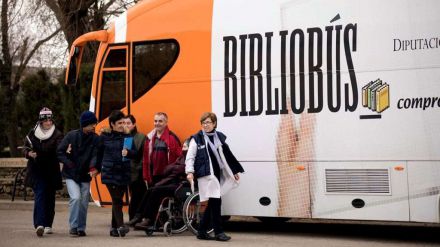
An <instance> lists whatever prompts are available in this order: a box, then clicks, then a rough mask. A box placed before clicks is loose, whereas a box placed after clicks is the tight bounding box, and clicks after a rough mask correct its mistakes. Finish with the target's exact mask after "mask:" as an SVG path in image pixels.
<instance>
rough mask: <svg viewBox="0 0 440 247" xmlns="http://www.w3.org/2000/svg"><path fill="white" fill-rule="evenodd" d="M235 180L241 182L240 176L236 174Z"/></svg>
mask: <svg viewBox="0 0 440 247" xmlns="http://www.w3.org/2000/svg"><path fill="white" fill-rule="evenodd" d="M234 178H235V180H237V181H238V180H240V175H238V173H237V174H234Z"/></svg>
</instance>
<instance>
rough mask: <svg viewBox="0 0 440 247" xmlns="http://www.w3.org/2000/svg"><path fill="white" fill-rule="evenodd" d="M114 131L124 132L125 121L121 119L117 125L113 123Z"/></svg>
mask: <svg viewBox="0 0 440 247" xmlns="http://www.w3.org/2000/svg"><path fill="white" fill-rule="evenodd" d="M111 125H112V129H113V131H116V132H124V126H125V120H124V119H119V120H118V121H116V122H115V123H111Z"/></svg>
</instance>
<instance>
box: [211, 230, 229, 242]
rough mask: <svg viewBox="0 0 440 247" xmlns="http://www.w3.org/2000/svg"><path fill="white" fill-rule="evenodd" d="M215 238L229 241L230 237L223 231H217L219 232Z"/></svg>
mask: <svg viewBox="0 0 440 247" xmlns="http://www.w3.org/2000/svg"><path fill="white" fill-rule="evenodd" d="M215 240H217V241H229V240H231V237H229V236H228V235H226V234H225V233H224V232H222V233H219V234H217V235H215Z"/></svg>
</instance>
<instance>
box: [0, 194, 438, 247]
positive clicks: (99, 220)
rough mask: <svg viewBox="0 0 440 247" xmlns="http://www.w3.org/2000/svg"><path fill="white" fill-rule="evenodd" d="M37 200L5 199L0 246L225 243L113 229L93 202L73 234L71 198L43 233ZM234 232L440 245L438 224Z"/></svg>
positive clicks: (247, 222) (287, 239) (246, 225)
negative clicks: (81, 231) (36, 220)
mask: <svg viewBox="0 0 440 247" xmlns="http://www.w3.org/2000/svg"><path fill="white" fill-rule="evenodd" d="M31 209H32V204H31V202H28V203H23V202H22V201H16V202H15V203H10V202H9V201H5V200H0V246H1V247H3V246H4V247H10V246H11V247H14V246H20V247H22V246H32V247H40V246H41V247H51V246H63V247H64V246H66V247H68V246H108V247H111V246H117V247H124V246H130V247H135V246H142V247H145V246H173V247H174V246H176V247H178V246H226V244H225V243H220V242H215V241H199V240H196V239H195V237H194V236H193V235H192V234H190V233H189V232H185V233H183V234H179V235H173V236H171V237H164V236H163V235H162V234H160V233H155V234H154V235H153V236H152V237H147V236H146V235H145V234H144V233H143V232H139V231H132V232H130V233H129V234H128V235H127V236H126V237H125V238H112V237H110V236H109V235H108V229H109V222H110V217H111V213H110V211H109V210H108V209H101V208H97V207H95V206H91V208H90V211H89V218H88V228H87V234H88V236H87V237H84V238H78V237H70V236H69V235H68V234H67V232H68V226H67V217H68V209H67V204H66V202H58V203H57V213H56V216H55V223H54V232H55V233H54V234H52V235H45V236H44V237H43V238H38V237H37V236H36V235H35V232H34V230H33V228H32V224H31V222H32V211H31ZM225 228H226V231H227V233H229V234H230V235H231V236H232V238H233V239H232V241H230V242H229V243H227V245H228V246H252V247H255V246H277V247H281V246H289V247H290V246H308V247H313V246H319V247H321V246H326V247H331V246H338V247H339V246H356V247H358V246H368V247H370V246H440V229H439V228H420V227H396V226H365V225H346V224H309V223H294V222H288V223H285V224H276V225H267V224H263V223H260V222H257V221H253V220H252V219H246V218H240V219H237V218H233V219H232V221H230V222H228V223H227V224H226V225H225Z"/></svg>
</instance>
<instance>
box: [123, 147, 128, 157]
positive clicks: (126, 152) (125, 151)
mask: <svg viewBox="0 0 440 247" xmlns="http://www.w3.org/2000/svg"><path fill="white" fill-rule="evenodd" d="M127 154H128V150H127V149H126V148H124V149H122V156H123V157H125V156H127Z"/></svg>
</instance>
